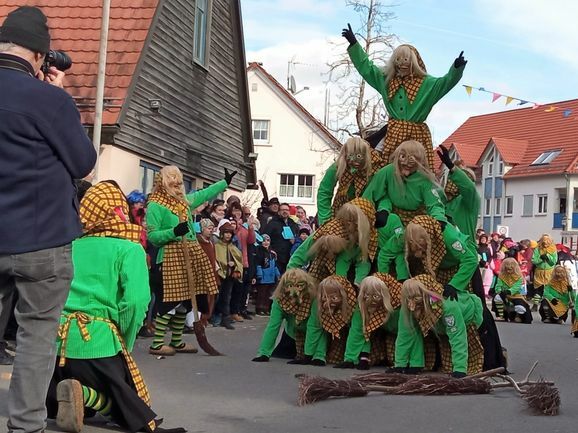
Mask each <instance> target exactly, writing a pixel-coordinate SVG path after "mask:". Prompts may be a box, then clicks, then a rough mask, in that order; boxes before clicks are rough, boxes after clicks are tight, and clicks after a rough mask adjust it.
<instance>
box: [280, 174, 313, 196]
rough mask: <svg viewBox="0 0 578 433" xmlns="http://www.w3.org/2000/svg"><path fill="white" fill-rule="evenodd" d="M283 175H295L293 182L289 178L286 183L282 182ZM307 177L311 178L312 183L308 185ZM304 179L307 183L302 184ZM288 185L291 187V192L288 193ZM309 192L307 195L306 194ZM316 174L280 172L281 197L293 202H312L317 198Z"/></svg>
mask: <svg viewBox="0 0 578 433" xmlns="http://www.w3.org/2000/svg"><path fill="white" fill-rule="evenodd" d="M283 176H293V183H292V184H291V183H289V178H287V179H286V182H287V183H285V184H283V183H281V182H282V180H283ZM307 178H310V179H311V185H306V183H307ZM301 181H303V182H304V183H305V184H303V185H300V182H301ZM288 187H291V193H290V194H289V193H288ZM304 193H305V194H307V195H304ZM314 193H315V175H313V174H300V173H280V174H279V199H280V200H281V201H287V202H292V203H312V202H313V200H314V199H315V194H314Z"/></svg>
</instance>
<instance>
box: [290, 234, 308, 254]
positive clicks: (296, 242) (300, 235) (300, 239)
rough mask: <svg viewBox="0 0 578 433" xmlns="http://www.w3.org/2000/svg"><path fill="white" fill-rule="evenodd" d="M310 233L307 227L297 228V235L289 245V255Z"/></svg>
mask: <svg viewBox="0 0 578 433" xmlns="http://www.w3.org/2000/svg"><path fill="white" fill-rule="evenodd" d="M310 234H311V230H310V229H309V228H308V227H301V228H300V229H299V236H298V237H297V239H295V243H294V244H293V246H292V247H291V252H290V253H289V254H290V255H291V256H292V255H293V253H294V252H295V250H297V248H299V247H300V246H301V244H302V243H303V242H305V239H307V238H308V237H309V235H310Z"/></svg>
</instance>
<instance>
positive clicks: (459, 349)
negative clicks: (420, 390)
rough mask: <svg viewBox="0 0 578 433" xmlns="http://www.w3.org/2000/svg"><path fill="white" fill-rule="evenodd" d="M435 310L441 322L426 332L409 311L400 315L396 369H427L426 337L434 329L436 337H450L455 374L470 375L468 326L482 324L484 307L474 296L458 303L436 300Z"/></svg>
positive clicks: (404, 311) (465, 296)
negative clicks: (468, 372)
mask: <svg viewBox="0 0 578 433" xmlns="http://www.w3.org/2000/svg"><path fill="white" fill-rule="evenodd" d="M431 305H432V310H433V311H434V312H436V313H437V315H439V318H438V320H437V321H436V322H435V323H434V324H433V327H431V328H429V329H423V327H421V326H420V324H419V323H418V322H417V321H416V320H415V318H414V317H413V315H412V314H411V312H410V311H409V310H407V309H406V308H402V309H401V311H400V314H399V321H398V331H397V339H396V342H395V366H396V367H401V368H405V367H407V366H409V367H418V368H423V367H425V355H424V341H423V339H424V336H426V335H427V334H428V333H429V332H430V330H431V329H434V332H435V333H436V334H438V335H439V334H444V335H447V337H448V340H449V343H450V347H451V353H452V365H453V371H454V372H460V373H467V371H468V334H467V329H466V327H467V325H469V324H474V325H475V326H476V327H479V326H480V325H481V324H482V303H481V301H480V299H479V298H478V297H477V296H475V295H471V294H460V299H459V301H450V300H436V301H435V302H432V304H431Z"/></svg>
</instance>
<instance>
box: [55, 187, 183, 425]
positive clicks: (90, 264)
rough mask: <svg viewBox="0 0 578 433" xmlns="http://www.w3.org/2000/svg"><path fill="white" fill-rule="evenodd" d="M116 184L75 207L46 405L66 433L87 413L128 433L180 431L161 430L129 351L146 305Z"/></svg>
mask: <svg viewBox="0 0 578 433" xmlns="http://www.w3.org/2000/svg"><path fill="white" fill-rule="evenodd" d="M128 215H129V207H128V203H127V202H126V198H125V197H124V195H123V193H122V192H121V190H120V188H118V185H116V183H114V182H113V181H105V182H100V183H98V184H97V185H95V186H94V187H92V188H90V189H89V190H88V191H87V193H86V195H85V196H84V198H83V200H82V203H81V206H80V218H81V221H82V224H83V226H84V236H83V237H82V238H81V239H78V240H76V241H74V242H73V246H72V260H73V262H74V279H73V280H72V284H71V288H70V293H69V295H68V300H67V301H66V305H65V306H64V310H63V312H62V317H61V320H60V329H59V332H58V336H59V340H58V347H57V348H58V359H57V367H56V369H55V371H54V375H53V377H52V381H51V383H50V387H49V391H48V397H47V402H46V406H47V409H48V416H49V418H54V417H56V423H57V424H58V426H59V427H60V428H61V429H62V430H64V431H69V432H79V431H80V430H81V429H82V425H83V422H84V421H83V418H84V413H85V409H90V410H91V411H89V412H92V413H94V412H95V411H96V412H99V413H100V414H102V415H104V416H110V418H111V419H112V421H114V422H115V423H117V424H118V425H120V426H121V427H122V428H125V429H127V430H129V431H131V432H136V431H147V432H173V433H177V432H185V431H186V430H185V429H183V428H177V429H162V428H160V427H158V425H159V423H160V422H159V421H157V420H155V417H156V415H155V413H154V412H153V411H152V410H151V408H150V397H149V393H148V390H147V387H146V385H145V383H144V381H143V379H142V376H141V374H140V372H139V370H138V367H137V365H136V364H135V362H134V360H133V358H132V356H131V354H130V351H131V350H132V348H133V346H134V342H135V339H136V335H137V333H138V331H139V329H140V327H141V325H142V321H143V318H144V316H145V314H146V311H147V307H148V303H149V300H150V292H149V281H148V270H147V263H146V256H145V252H144V249H143V248H142V246H141V245H140V244H139V239H140V233H141V227H140V226H138V225H136V224H131V223H130V221H129V219H128Z"/></svg>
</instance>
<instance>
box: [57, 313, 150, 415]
mask: <svg viewBox="0 0 578 433" xmlns="http://www.w3.org/2000/svg"><path fill="white" fill-rule="evenodd" d="M63 317H64V318H65V319H66V320H65V321H64V322H63V323H62V324H61V325H60V327H59V329H58V338H60V340H62V344H61V345H60V353H59V357H60V361H59V363H58V366H59V367H64V366H65V365H66V343H67V341H68V333H69V331H70V325H71V324H72V321H76V325H77V326H78V330H79V331H80V335H81V337H82V339H83V340H84V341H89V340H90V334H89V332H88V329H86V325H87V324H88V323H90V322H92V321H98V322H104V323H106V324H107V325H108V326H109V328H110V329H111V331H112V332H113V334H114V335H115V336H116V338H117V340H118V342H119V343H120V345H121V347H122V356H123V358H124V360H125V362H126V365H127V367H128V371H129V373H130V377H131V379H132V382H133V387H134V389H135V391H136V392H137V394H138V396H139V397H140V399H141V400H142V401H143V402H144V403H145V404H146V405H148V406H150V405H151V398H150V394H149V391H148V388H147V386H146V384H145V382H144V379H143V377H142V375H141V373H140V370H139V369H138V367H137V365H136V362H135V361H134V359H133V357H132V355H131V354H130V352H129V351H128V349H127V347H126V344H125V342H124V338H122V335H121V334H120V331H119V330H118V327H117V326H116V324H115V323H114V322H112V321H111V320H109V319H106V318H104V317H94V316H89V315H88V314H85V313H83V312H81V311H76V312H74V313H71V314H68V315H63Z"/></svg>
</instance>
